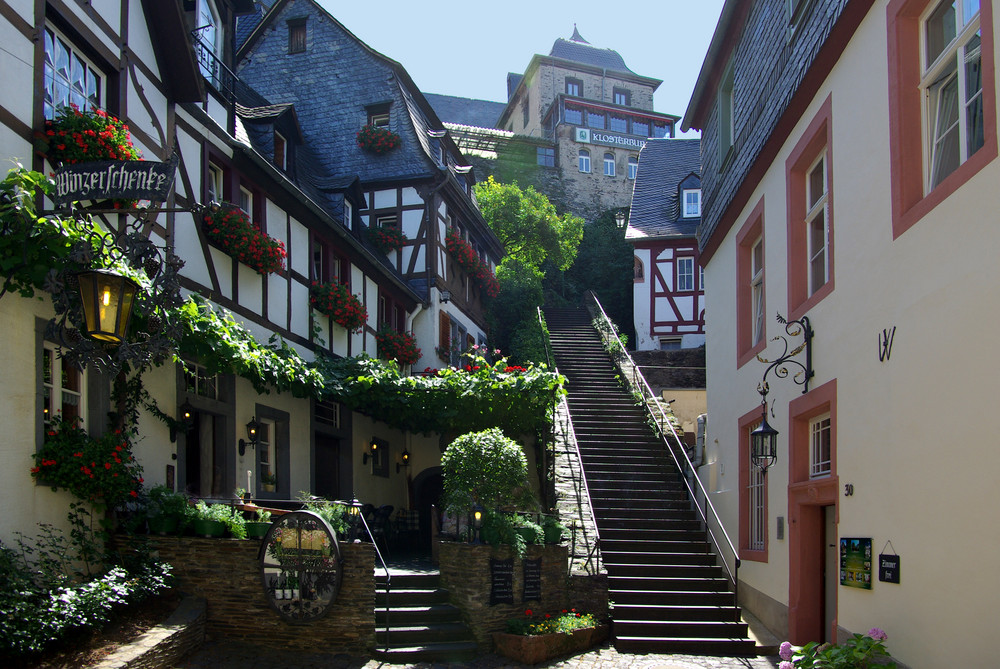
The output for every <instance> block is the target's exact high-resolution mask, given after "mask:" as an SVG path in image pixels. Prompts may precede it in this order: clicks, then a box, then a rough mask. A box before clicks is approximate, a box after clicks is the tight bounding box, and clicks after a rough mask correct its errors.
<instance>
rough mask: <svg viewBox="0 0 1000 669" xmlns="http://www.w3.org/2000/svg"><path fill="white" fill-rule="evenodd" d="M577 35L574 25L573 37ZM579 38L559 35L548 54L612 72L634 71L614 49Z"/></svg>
mask: <svg viewBox="0 0 1000 669" xmlns="http://www.w3.org/2000/svg"><path fill="white" fill-rule="evenodd" d="M579 36H580V33H579V32H577V31H576V27H575V26H574V28H573V37H579ZM580 40H582V41H578V40H574V39H563V38H562V37H560V38H559V39H557V40H556V41H555V43H553V44H552V50H551V51H549V55H550V56H552V57H553V58H561V59H563V60H571V61H573V62H576V63H583V64H584V65H592V66H594V67H600V68H603V69H608V70H611V71H613V72H628V73H630V74H635V72H632V70H630V69H628V67H626V65H625V59H624V58H622V57H621V54H619V53H618V52H617V51H615V50H614V49H599V48H597V47H596V46H591V45H590V44H589V43H588V42H587V41H586V40H584V39H583V38H582V37H580Z"/></svg>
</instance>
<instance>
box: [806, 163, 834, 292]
mask: <svg viewBox="0 0 1000 669" xmlns="http://www.w3.org/2000/svg"><path fill="white" fill-rule="evenodd" d="M806 191H807V193H806V202H807V203H808V206H809V209H808V211H807V212H806V228H807V229H808V231H807V233H806V234H807V237H808V244H809V252H808V259H809V294H810V295H812V294H813V293H815V292H816V291H817V290H819V289H820V288H821V287H822V286H823V284H825V283H826V280H827V279H828V278H829V265H828V264H827V257H828V255H827V252H826V246H827V239H828V237H829V229H828V227H827V220H828V217H827V215H826V200H827V197H826V155H825V154H824V155H822V156H820V157H819V159H818V160H817V161H816V164H815V165H813V167H812V168H810V170H809V174H808V175H807V176H806Z"/></svg>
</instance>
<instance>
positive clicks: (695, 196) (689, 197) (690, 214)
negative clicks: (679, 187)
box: [681, 188, 701, 218]
mask: <svg viewBox="0 0 1000 669" xmlns="http://www.w3.org/2000/svg"><path fill="white" fill-rule="evenodd" d="M681 196H682V197H683V198H684V218H697V217H699V216H701V189H700V188H685V189H684V191H683V192H682V193H681Z"/></svg>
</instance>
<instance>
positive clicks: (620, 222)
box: [615, 209, 625, 230]
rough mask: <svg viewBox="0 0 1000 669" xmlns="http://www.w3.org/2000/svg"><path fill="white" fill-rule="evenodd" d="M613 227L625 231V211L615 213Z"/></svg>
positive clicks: (620, 210)
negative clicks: (615, 226)
mask: <svg viewBox="0 0 1000 669" xmlns="http://www.w3.org/2000/svg"><path fill="white" fill-rule="evenodd" d="M615 225H617V226H618V229H619V230H624V229H625V210H624V209H619V210H618V211H616V212H615Z"/></svg>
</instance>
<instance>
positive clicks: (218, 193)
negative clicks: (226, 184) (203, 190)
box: [205, 163, 225, 202]
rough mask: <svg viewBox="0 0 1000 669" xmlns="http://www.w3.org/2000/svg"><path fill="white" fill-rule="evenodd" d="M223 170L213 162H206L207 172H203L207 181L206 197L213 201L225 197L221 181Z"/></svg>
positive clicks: (220, 200) (219, 200) (218, 200)
mask: <svg viewBox="0 0 1000 669" xmlns="http://www.w3.org/2000/svg"><path fill="white" fill-rule="evenodd" d="M224 174H225V172H224V171H223V169H222V168H221V167H219V166H218V165H216V164H215V163H209V164H208V172H206V174H205V181H206V182H208V189H207V190H208V198H209V200H213V201H215V202H222V200H223V199H224V198H225V196H224V195H223V193H224V191H223V182H222V178H223V175H224Z"/></svg>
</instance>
